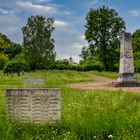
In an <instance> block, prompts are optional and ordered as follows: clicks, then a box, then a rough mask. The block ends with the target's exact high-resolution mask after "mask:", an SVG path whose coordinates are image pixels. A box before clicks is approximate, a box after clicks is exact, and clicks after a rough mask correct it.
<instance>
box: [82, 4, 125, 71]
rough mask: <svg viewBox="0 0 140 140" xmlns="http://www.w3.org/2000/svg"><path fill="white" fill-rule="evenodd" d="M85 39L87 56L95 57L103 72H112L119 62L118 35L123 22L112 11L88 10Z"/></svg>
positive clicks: (101, 9)
mask: <svg viewBox="0 0 140 140" xmlns="http://www.w3.org/2000/svg"><path fill="white" fill-rule="evenodd" d="M86 20H87V23H86V25H85V28H86V30H85V39H86V40H87V41H88V43H89V47H88V48H87V51H88V53H87V54H88V55H91V57H97V59H98V61H100V63H102V68H103V70H113V69H114V64H116V63H118V60H119V51H118V48H119V39H118V36H119V33H120V32H121V31H123V30H124V29H125V22H124V21H123V19H122V18H121V17H119V16H118V13H117V12H116V11H115V10H114V9H109V8H108V7H105V6H103V7H99V8H97V9H90V11H89V13H88V14H87V17H86Z"/></svg>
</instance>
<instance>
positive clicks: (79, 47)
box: [72, 43, 83, 49]
mask: <svg viewBox="0 0 140 140" xmlns="http://www.w3.org/2000/svg"><path fill="white" fill-rule="evenodd" d="M82 47H83V44H80V43H74V44H73V45H72V48H77V49H82Z"/></svg>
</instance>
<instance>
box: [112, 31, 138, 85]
mask: <svg viewBox="0 0 140 140" xmlns="http://www.w3.org/2000/svg"><path fill="white" fill-rule="evenodd" d="M120 43H121V44H120V68H119V77H118V79H117V82H115V83H114V85H115V86H122V87H129V86H130V87H133V86H140V83H138V82H137V79H136V74H135V70H134V59H133V50H132V37H131V33H126V32H122V33H121V35H120Z"/></svg>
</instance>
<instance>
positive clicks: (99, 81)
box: [68, 74, 140, 93]
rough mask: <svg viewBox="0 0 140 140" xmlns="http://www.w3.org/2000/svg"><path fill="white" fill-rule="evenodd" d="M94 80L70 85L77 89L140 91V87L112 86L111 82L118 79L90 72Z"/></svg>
mask: <svg viewBox="0 0 140 140" xmlns="http://www.w3.org/2000/svg"><path fill="white" fill-rule="evenodd" d="M89 76H91V77H92V78H93V80H94V82H82V83H74V84H69V85H68V86H70V87H72V88H76V89H83V90H86V89H91V90H107V91H117V90H122V91H127V92H133V93H140V87H111V86H110V85H109V83H111V82H114V81H116V80H113V79H110V78H106V77H103V76H99V75H96V74H90V75H89Z"/></svg>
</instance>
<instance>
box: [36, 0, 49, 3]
mask: <svg viewBox="0 0 140 140" xmlns="http://www.w3.org/2000/svg"><path fill="white" fill-rule="evenodd" d="M35 2H37V3H41V2H52V0H35Z"/></svg>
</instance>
